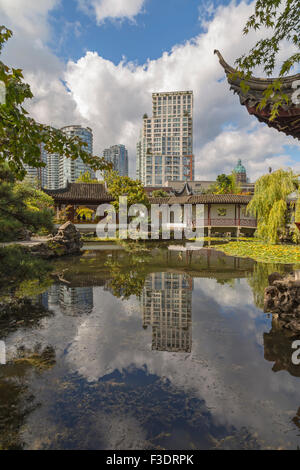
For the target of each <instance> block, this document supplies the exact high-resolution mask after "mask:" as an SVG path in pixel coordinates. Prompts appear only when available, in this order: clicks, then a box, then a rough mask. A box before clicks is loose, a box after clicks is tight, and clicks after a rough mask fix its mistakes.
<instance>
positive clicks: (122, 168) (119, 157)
mask: <svg viewBox="0 0 300 470" xmlns="http://www.w3.org/2000/svg"><path fill="white" fill-rule="evenodd" d="M103 157H104V158H105V160H106V161H108V162H110V163H112V164H113V169H114V170H115V171H117V172H118V173H119V175H120V176H128V151H127V149H126V147H125V145H112V146H111V147H109V148H108V149H105V150H103Z"/></svg>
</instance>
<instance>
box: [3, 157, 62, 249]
mask: <svg viewBox="0 0 300 470" xmlns="http://www.w3.org/2000/svg"><path fill="white" fill-rule="evenodd" d="M52 206H53V199H52V198H51V197H50V196H48V195H46V194H45V193H44V192H43V191H40V190H38V189H36V188H35V187H34V186H32V185H31V184H30V183H28V182H24V183H18V182H16V177H15V175H14V174H13V173H12V171H11V170H10V169H9V166H8V165H7V164H2V165H0V240H2V241H7V240H13V239H15V238H16V236H18V234H19V233H21V232H22V231H23V229H24V228H26V229H28V230H31V231H35V232H37V231H39V230H41V229H43V228H45V229H47V230H51V229H52V227H53V224H52V217H53V210H52Z"/></svg>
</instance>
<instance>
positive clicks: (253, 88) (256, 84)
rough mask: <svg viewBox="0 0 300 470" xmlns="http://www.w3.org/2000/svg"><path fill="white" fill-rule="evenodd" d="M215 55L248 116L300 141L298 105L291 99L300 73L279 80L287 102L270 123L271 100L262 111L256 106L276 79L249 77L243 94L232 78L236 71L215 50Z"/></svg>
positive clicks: (236, 79)
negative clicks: (252, 116)
mask: <svg viewBox="0 0 300 470" xmlns="http://www.w3.org/2000/svg"><path fill="white" fill-rule="evenodd" d="M215 54H217V55H218V58H219V62H220V64H221V66H222V67H223V69H224V71H225V73H226V76H227V80H228V83H229V85H230V89H231V90H233V92H234V93H237V94H238V95H239V98H240V102H241V104H242V105H244V106H246V108H247V110H248V112H249V114H253V115H254V116H255V117H256V118H257V119H258V120H259V121H260V122H264V123H265V124H267V125H268V126H269V127H274V128H275V129H277V130H278V131H280V132H284V133H285V134H286V135H291V136H292V137H294V138H295V139H299V140H300V104H299V103H298V104H297V103H295V100H293V99H292V95H293V93H295V91H296V88H295V86H296V82H297V81H298V80H300V73H298V74H296V75H291V76H289V77H283V78H280V81H281V82H282V92H283V93H285V94H286V95H287V96H288V98H289V101H288V103H286V102H284V103H283V104H282V106H281V107H280V108H279V109H278V111H279V114H278V116H277V117H276V118H275V119H273V120H272V121H270V116H271V104H272V102H271V100H267V105H266V106H265V107H264V108H263V109H258V108H257V105H258V104H259V103H260V102H261V100H262V99H263V97H264V95H263V92H264V91H265V90H266V89H267V87H268V86H269V85H270V84H271V83H273V82H274V81H275V80H277V79H274V78H256V77H250V78H249V79H248V80H245V85H247V86H248V87H249V89H248V91H247V92H245V93H244V92H243V90H242V88H241V81H242V80H241V79H240V78H236V77H233V76H232V74H234V73H235V72H236V70H235V69H234V68H233V67H231V66H230V65H229V64H227V62H226V61H225V60H224V58H223V57H222V55H221V54H220V52H219V51H217V50H215Z"/></svg>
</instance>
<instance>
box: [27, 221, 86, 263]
mask: <svg viewBox="0 0 300 470" xmlns="http://www.w3.org/2000/svg"><path fill="white" fill-rule="evenodd" d="M82 245H83V242H82V241H81V236H80V233H79V231H78V230H77V229H76V227H75V225H73V224H72V222H70V221H68V222H66V223H65V224H63V225H61V226H60V227H59V229H58V232H57V234H56V235H55V236H53V237H50V238H49V237H48V239H47V240H46V241H44V242H42V243H38V244H33V245H32V246H30V247H29V251H30V252H31V253H32V254H33V255H37V256H41V257H42V258H53V257H57V256H65V255H76V254H79V253H80V251H81V248H82Z"/></svg>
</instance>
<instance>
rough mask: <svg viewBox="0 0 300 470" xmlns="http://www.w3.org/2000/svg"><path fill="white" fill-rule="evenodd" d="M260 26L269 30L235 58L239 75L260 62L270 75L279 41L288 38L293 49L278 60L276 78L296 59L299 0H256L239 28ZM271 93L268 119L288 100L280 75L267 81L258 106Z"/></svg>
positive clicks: (299, 59)
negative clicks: (249, 48)
mask: <svg viewBox="0 0 300 470" xmlns="http://www.w3.org/2000/svg"><path fill="white" fill-rule="evenodd" d="M261 28H267V30H268V31H267V33H268V32H269V33H271V34H267V35H266V36H265V37H263V38H262V39H260V40H259V41H257V42H256V44H255V45H254V46H253V47H252V49H251V50H250V51H249V54H248V55H245V54H244V55H242V56H241V57H240V58H238V59H237V60H236V63H237V65H238V72H239V75H240V76H241V77H244V78H249V77H250V76H251V73H252V71H253V69H254V68H255V67H257V66H261V65H263V69H264V72H265V73H266V75H267V76H270V75H271V74H272V72H273V71H274V68H275V65H276V60H277V59H278V54H279V52H280V50H281V46H282V42H283V41H288V42H289V43H290V44H292V45H293V46H294V48H295V52H294V53H293V54H292V55H290V57H288V58H286V59H285V60H284V62H283V63H282V64H281V67H280V72H279V78H282V77H283V76H285V75H287V74H288V73H289V72H290V70H291V69H292V67H294V66H295V65H297V64H298V63H299V62H300V35H299V30H300V0H257V1H256V4H255V10H254V13H253V14H252V15H251V16H250V18H249V19H248V21H247V23H246V25H245V27H244V30H243V32H244V34H248V33H249V31H250V30H255V31H257V30H259V29H261ZM243 86H244V88H245V91H246V90H247V89H248V87H247V85H246V83H245V81H243ZM271 97H272V101H273V104H272V113H271V118H270V119H274V118H275V117H276V116H277V115H278V108H279V107H280V106H281V105H282V104H283V102H285V101H287V100H288V97H287V96H286V95H285V94H284V93H283V91H282V82H281V81H280V79H279V80H275V81H274V82H272V83H270V85H269V87H268V88H267V89H266V90H265V92H264V99H263V100H262V102H261V103H260V105H259V107H260V108H261V109H262V108H264V107H265V106H266V104H267V100H268V99H271Z"/></svg>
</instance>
